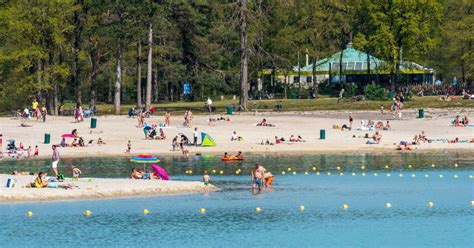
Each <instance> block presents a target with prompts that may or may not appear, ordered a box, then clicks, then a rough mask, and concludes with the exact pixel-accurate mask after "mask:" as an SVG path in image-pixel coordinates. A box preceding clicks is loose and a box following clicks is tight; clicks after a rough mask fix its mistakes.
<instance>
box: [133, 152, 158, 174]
mask: <svg viewBox="0 0 474 248" xmlns="http://www.w3.org/2000/svg"><path fill="white" fill-rule="evenodd" d="M130 162H133V163H140V164H143V170H144V171H146V168H145V164H153V163H158V162H160V159H159V158H157V157H155V156H153V155H151V154H139V155H137V156H135V157H132V158H131V159H130Z"/></svg>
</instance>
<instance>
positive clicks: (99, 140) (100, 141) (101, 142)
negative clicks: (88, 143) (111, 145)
mask: <svg viewBox="0 0 474 248" xmlns="http://www.w3.org/2000/svg"><path fill="white" fill-rule="evenodd" d="M97 145H99V146H100V145H105V142H104V141H103V140H102V138H101V137H99V139H98V140H97Z"/></svg>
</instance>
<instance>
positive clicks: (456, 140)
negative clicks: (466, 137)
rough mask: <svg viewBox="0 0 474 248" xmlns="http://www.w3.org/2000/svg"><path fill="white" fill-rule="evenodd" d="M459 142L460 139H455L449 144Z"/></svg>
mask: <svg viewBox="0 0 474 248" xmlns="http://www.w3.org/2000/svg"><path fill="white" fill-rule="evenodd" d="M458 142H459V138H458V137H456V138H455V139H453V140H449V141H448V143H458Z"/></svg>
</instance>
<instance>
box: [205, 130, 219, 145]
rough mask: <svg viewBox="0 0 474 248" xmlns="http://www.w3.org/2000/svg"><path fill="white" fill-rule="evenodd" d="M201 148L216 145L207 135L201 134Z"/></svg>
mask: <svg viewBox="0 0 474 248" xmlns="http://www.w3.org/2000/svg"><path fill="white" fill-rule="evenodd" d="M201 146H217V144H216V142H215V141H214V139H213V138H212V137H211V136H209V134H207V133H205V132H201Z"/></svg>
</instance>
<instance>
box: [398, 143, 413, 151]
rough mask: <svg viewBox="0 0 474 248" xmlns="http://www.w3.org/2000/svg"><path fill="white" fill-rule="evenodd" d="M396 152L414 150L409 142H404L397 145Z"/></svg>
mask: <svg viewBox="0 0 474 248" xmlns="http://www.w3.org/2000/svg"><path fill="white" fill-rule="evenodd" d="M400 143H402V142H400ZM396 150H398V151H403V150H407V151H411V150H412V148H411V147H410V145H409V144H408V142H403V144H399V145H397V148H396Z"/></svg>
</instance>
